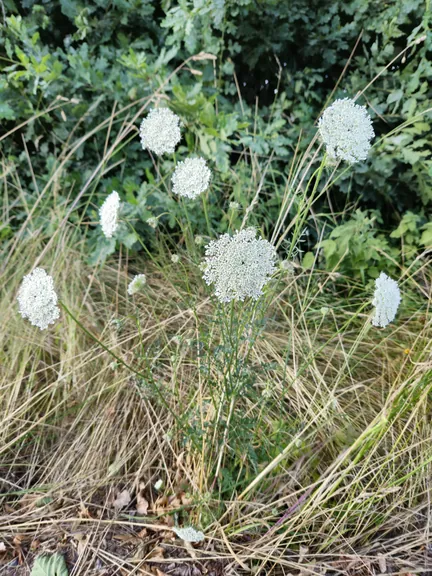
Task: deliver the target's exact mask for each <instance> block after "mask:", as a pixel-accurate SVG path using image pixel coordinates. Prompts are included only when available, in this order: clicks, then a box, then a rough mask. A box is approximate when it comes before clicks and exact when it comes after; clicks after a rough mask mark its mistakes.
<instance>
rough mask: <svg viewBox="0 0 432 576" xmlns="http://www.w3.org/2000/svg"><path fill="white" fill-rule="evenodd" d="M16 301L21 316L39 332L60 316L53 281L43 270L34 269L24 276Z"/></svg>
mask: <svg viewBox="0 0 432 576" xmlns="http://www.w3.org/2000/svg"><path fill="white" fill-rule="evenodd" d="M17 300H18V304H19V313H20V314H21V316H22V317H23V318H28V320H29V321H30V323H31V324H33V326H37V327H38V328H40V329H41V330H45V329H46V328H48V326H49V325H50V324H54V322H55V321H56V320H57V319H58V318H59V316H60V308H59V307H58V306H57V294H56V293H55V290H54V282H53V279H52V277H51V276H50V275H49V274H47V273H46V272H45V270H44V269H43V268H35V269H34V270H33V272H31V274H27V276H24V278H23V281H22V284H21V287H20V289H19V291H18V295H17Z"/></svg>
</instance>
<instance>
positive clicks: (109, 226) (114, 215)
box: [99, 191, 120, 238]
mask: <svg viewBox="0 0 432 576" xmlns="http://www.w3.org/2000/svg"><path fill="white" fill-rule="evenodd" d="M119 210H120V196H119V195H118V194H117V192H115V191H114V192H111V194H110V195H109V196H108V198H107V199H106V200H105V202H104V203H103V204H102V206H101V207H100V208H99V218H100V225H101V226H102V232H103V233H104V235H105V236H106V237H107V238H112V237H113V235H114V233H115V231H116V230H117V228H118V214H119Z"/></svg>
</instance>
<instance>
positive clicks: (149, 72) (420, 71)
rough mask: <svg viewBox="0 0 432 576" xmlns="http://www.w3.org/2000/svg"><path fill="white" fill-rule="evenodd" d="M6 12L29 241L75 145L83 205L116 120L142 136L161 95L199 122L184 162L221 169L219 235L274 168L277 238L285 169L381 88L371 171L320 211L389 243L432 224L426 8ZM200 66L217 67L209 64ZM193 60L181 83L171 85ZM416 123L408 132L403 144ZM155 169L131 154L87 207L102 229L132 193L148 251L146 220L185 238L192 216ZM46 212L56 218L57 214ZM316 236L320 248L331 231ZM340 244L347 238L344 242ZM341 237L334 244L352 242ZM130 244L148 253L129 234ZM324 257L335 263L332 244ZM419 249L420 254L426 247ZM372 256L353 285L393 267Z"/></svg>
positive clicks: (166, 165)
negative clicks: (144, 111)
mask: <svg viewBox="0 0 432 576" xmlns="http://www.w3.org/2000/svg"><path fill="white" fill-rule="evenodd" d="M5 7H6V8H5V9H6V16H7V17H6V24H7V25H6V26H5V27H3V28H2V30H1V32H0V39H1V46H2V48H1V60H0V62H1V78H0V90H1V94H2V103H1V105H0V117H1V119H2V124H3V126H4V128H5V129H6V131H7V130H13V129H14V127H15V126H16V125H18V124H21V123H25V124H24V128H23V134H24V139H25V142H26V146H27V150H28V153H27V151H26V150H23V144H22V139H21V136H20V133H19V132H18V131H16V132H14V133H13V134H12V135H11V136H10V137H9V138H8V139H7V140H4V141H3V142H4V143H5V145H4V148H3V155H4V158H5V162H6V165H19V167H20V179H21V184H22V185H23V187H24V188H25V189H26V190H27V193H26V195H25V197H24V198H23V197H21V195H18V194H16V197H15V198H13V211H14V222H15V224H16V225H17V226H19V223H20V222H21V221H22V219H23V218H24V216H25V211H26V210H27V208H28V207H30V209H31V207H32V205H33V204H34V202H35V201H36V198H37V197H38V193H39V191H40V190H39V189H42V188H43V186H44V185H45V184H46V182H47V181H48V179H49V178H50V177H52V175H53V173H54V171H55V170H56V169H57V168H58V164H57V163H56V160H55V159H56V157H57V156H58V151H59V149H60V148H61V147H62V146H63V145H64V143H70V144H71V146H72V144H75V143H80V145H79V146H78V147H77V149H76V151H75V152H74V153H73V154H72V155H71V157H70V159H69V160H68V161H67V163H66V165H65V169H62V170H61V171H60V172H59V173H58V174H57V179H58V183H59V189H60V190H61V192H59V197H58V198H57V201H58V202H64V200H65V198H66V197H67V196H68V195H76V194H77V193H78V191H79V190H81V189H82V188H83V186H85V183H86V182H87V181H88V180H89V178H91V174H92V173H93V171H94V168H95V166H96V165H97V164H98V163H99V162H100V161H101V153H102V151H103V150H104V149H105V147H106V143H107V140H106V139H107V135H106V133H105V131H102V130H101V129H100V127H101V121H102V122H103V121H105V124H104V126H105V127H106V126H107V125H108V123H109V122H110V117H111V116H112V119H111V121H112V127H111V135H115V134H118V131H119V130H120V129H121V126H122V122H127V121H130V119H131V117H133V114H135V113H136V111H137V110H139V107H140V106H141V105H142V103H143V102H144V99H145V98H146V97H149V96H150V95H151V94H153V93H154V92H156V91H157V93H158V95H159V96H158V97H159V98H163V99H166V98H168V99H169V100H170V107H171V108H172V109H173V110H174V111H175V112H177V113H178V114H180V115H181V117H182V118H183V120H184V122H185V130H184V135H185V138H184V140H183V146H182V147H180V149H179V150H178V153H179V154H182V153H183V152H185V151H189V152H195V153H199V154H201V155H203V156H204V157H205V158H207V159H209V160H210V161H211V162H212V164H214V166H215V167H216V169H217V177H216V179H215V182H214V190H215V192H214V193H213V196H211V197H210V199H209V200H210V206H209V217H210V221H211V223H212V226H213V228H214V230H215V231H216V232H223V231H224V230H225V228H226V224H227V221H228V218H229V217H230V216H229V214H228V212H229V211H228V205H229V202H230V201H237V202H239V203H240V204H241V206H243V207H246V206H247V205H248V204H249V203H250V200H251V198H253V195H254V190H253V188H254V187H256V186H257V185H258V182H257V177H256V172H257V168H258V169H259V170H261V171H262V170H263V166H264V164H265V158H266V157H268V156H270V154H273V157H272V162H271V168H270V169H269V171H268V179H267V180H266V182H265V183H264V189H263V194H262V202H260V206H259V207H258V208H257V211H259V213H258V212H257V214H259V216H260V218H261V221H262V219H263V218H265V222H266V226H267V227H268V229H269V231H271V230H272V229H273V226H274V221H275V220H276V218H277V214H278V211H279V205H280V199H281V197H282V192H281V190H283V188H284V187H285V186H286V184H287V177H286V175H285V174H286V165H287V164H288V163H290V162H291V161H292V160H293V158H295V150H296V148H297V149H298V151H300V152H301V151H304V150H305V149H306V147H307V145H308V143H309V142H310V140H311V138H312V136H313V133H314V131H313V129H312V128H311V127H312V126H313V122H314V121H315V119H316V118H317V116H318V115H319V113H320V111H321V110H322V108H323V107H324V105H325V103H326V101H330V100H332V99H334V98H336V97H338V96H339V97H340V96H344V95H350V96H352V95H355V94H356V93H358V92H359V91H362V90H363V89H364V88H365V86H366V85H367V84H368V83H370V82H371V81H372V80H374V78H375V77H376V76H378V77H377V78H376V80H375V81H374V82H373V83H372V84H371V85H370V87H369V88H368V89H367V91H366V93H365V94H364V96H362V98H361V102H362V103H365V104H366V105H367V106H368V108H369V110H370V111H371V113H372V115H373V116H374V127H375V131H376V133H377V138H376V141H375V146H374V149H373V153H372V154H371V156H370V158H369V160H368V162H367V163H366V164H362V165H361V166H358V167H356V168H355V169H353V170H350V171H349V173H348V172H347V173H346V174H344V175H342V176H341V177H340V178H339V179H338V182H337V184H336V186H335V187H333V189H332V206H331V208H330V207H329V206H328V205H327V203H325V202H324V201H323V202H321V205H320V210H321V211H322V212H325V213H327V212H329V210H330V211H332V210H333V211H334V212H336V213H344V212H345V210H346V207H347V206H348V204H349V203H351V202H353V201H354V202H355V204H356V205H357V206H358V207H359V209H361V210H362V211H363V212H364V211H368V210H373V211H374V214H376V219H377V220H376V221H377V222H378V221H379V219H380V218H381V219H382V222H381V224H380V226H381V232H380V233H381V234H384V235H385V234H388V233H390V232H391V231H393V230H399V229H400V228H399V226H400V225H402V224H401V222H402V221H403V219H404V218H405V215H406V213H408V212H409V213H413V214H415V215H418V217H419V218H420V220H421V222H423V221H424V217H423V216H422V214H425V210H427V209H428V208H427V207H428V206H429V205H430V202H431V200H432V192H431V190H432V158H431V152H430V151H431V136H430V133H431V131H430V110H429V108H428V106H429V103H430V99H431V98H430V97H431V88H430V86H431V82H430V80H431V76H432V65H431V62H430V58H429V56H430V51H431V46H432V45H431V35H430V34H429V19H430V12H429V11H428V10H427V7H425V10H424V11H420V10H419V5H418V2H406V1H402V0H398V1H397V2H393V3H390V4H382V3H381V2H376V1H375V0H368V1H365V0H352V1H350V2H345V1H342V0H341V1H335V2H332V3H331V5H329V6H328V7H327V8H326V9H323V7H322V4H321V3H320V2H317V1H312V2H311V1H309V0H308V1H307V0H295V2H294V3H289V4H287V3H281V2H278V1H277V0H266V1H264V2H260V3H257V2H255V1H252V0H241V1H238V0H226V1H225V2H223V1H222V0H194V1H193V2H192V1H189V0H182V1H181V2H179V3H173V2H171V1H170V0H165V1H163V2H162V3H159V2H155V1H154V0H115V1H113V2H110V3H106V2H104V1H102V0H91V1H89V2H85V3H84V2H75V1H71V0H61V1H60V2H57V1H54V0H48V1H45V2H43V3H41V4H38V3H36V2H34V1H33V0H25V1H24V2H21V3H18V2H14V1H13V0H6V2H5ZM357 40H359V42H358V45H356V42H357ZM407 46H409V48H408V49H406V48H407ZM299 47H301V49H299ZM354 48H355V50H354ZM403 50H405V51H404V52H403V53H402V54H401V55H400V56H399V57H397V55H398V54H400V53H401V51H403ZM352 51H353V56H352V58H351V59H350V54H351V52H352ZM199 52H205V53H207V54H208V57H207V58H206V59H201V58H200V59H198V60H194V59H193V57H194V55H196V54H197V53H199ZM212 55H214V57H215V58H212V57H211V56H212ZM188 58H192V59H190V60H189V61H188V62H187V64H186V65H185V66H184V67H183V68H182V69H181V71H180V72H179V73H178V74H175V75H172V76H170V74H171V73H172V72H173V71H174V70H175V69H176V67H178V66H180V65H181V64H182V62H184V61H185V59H188ZM390 62H392V63H391V65H390V66H387V65H388V64H389V63H390ZM347 63H349V66H348V68H347V70H346V71H345V70H344V67H345V65H346V64H347ZM342 72H344V74H343V75H342V76H341V74H342ZM167 78H170V81H169V82H166V79H167ZM335 86H336V89H335V90H334V91H333V88H334V87H335ZM122 109H124V112H123V113H121V114H120V113H119V111H120V110H122ZM401 123H402V125H403V126H404V128H403V129H402V130H399V129H397V127H398V126H399V125H400V124H401ZM299 128H301V129H303V137H302V139H301V141H300V142H298V132H299ZM89 134H91V135H92V137H91V138H88V137H86V135H89ZM383 136H385V138H383ZM80 138H81V139H82V140H81V141H80ZM27 154H28V156H27ZM126 157H127V158H128V162H127V163H126V162H123V160H124V159H125V158H126ZM29 158H30V159H31V166H32V169H30V162H29ZM173 161H174V159H172V160H171V159H168V160H164V161H163V165H162V166H161V173H165V174H168V173H170V172H171V171H172V169H173ZM152 168H153V166H152V162H151V160H150V159H149V158H148V157H147V156H146V155H144V154H142V151H141V148H140V144H139V141H138V138H130V139H128V141H127V142H122V143H121V145H120V146H119V147H118V149H116V150H115V157H114V159H113V162H112V163H110V165H109V166H107V167H106V170H105V171H104V175H103V176H102V177H100V178H98V179H97V181H92V182H91V186H90V187H89V190H88V194H87V193H86V194H85V195H84V196H83V197H82V198H81V200H80V207H81V214H82V216H81V218H82V219H83V218H84V217H85V218H86V219H90V221H94V220H95V217H96V211H95V206H96V205H97V204H99V203H100V202H99V200H97V199H94V194H96V195H100V196H101V197H102V196H105V195H106V194H107V193H108V192H110V191H111V190H113V189H117V190H118V191H119V192H120V194H121V195H122V196H123V197H124V198H126V199H127V200H128V202H129V203H130V205H131V208H130V209H131V210H132V211H133V214H130V215H131V216H133V217H134V219H135V221H136V223H137V225H136V233H137V234H138V235H139V237H140V238H142V239H143V240H144V242H145V243H146V244H148V243H149V242H151V238H152V234H153V231H152V230H151V229H150V228H149V226H148V225H147V224H146V221H147V220H148V218H151V217H154V216H156V217H158V218H159V222H160V224H162V225H164V226H168V227H169V229H170V230H171V233H172V234H174V236H173V238H174V239H175V234H176V231H178V226H177V222H178V220H179V218H181V213H180V208H179V206H178V204H177V203H175V202H173V201H172V199H171V198H169V197H168V196H167V195H162V194H160V192H159V186H160V184H161V183H160V182H159V181H156V182H155V180H154V177H153V176H152V175H151V171H152ZM33 174H36V178H33ZM156 184H157V185H156ZM216 193H217V196H216ZM12 194H13V192H12ZM44 202H46V205H47V207H48V206H49V205H50V203H51V202H52V199H46V200H44ZM93 202H94V204H93ZM294 208H295V207H294ZM84 214H85V215H86V216H84ZM191 223H192V226H193V227H194V229H195V231H196V233H202V231H203V230H204V229H205V220H204V216H203V214H202V210H199V209H196V210H195V211H193V213H192V214H191ZM39 224H41V223H39ZM310 224H311V228H310V236H309V238H310V240H309V248H312V247H313V246H314V244H315V242H316V240H317V239H318V230H317V229H316V227H314V226H313V225H312V222H310ZM337 224H338V222H337V221H336V223H335V224H334V225H335V226H337ZM42 225H43V223H42ZM346 225H348V226H350V224H349V223H348V224H343V226H346ZM326 230H327V232H326V233H327V234H331V233H332V232H331V227H329V226H327V228H326ZM368 230H369V231H370V228H368ZM10 234H12V230H11V229H7V230H3V236H5V235H6V236H7V235H10ZM332 234H333V237H331V236H330V237H329V240H334V237H335V234H336V235H337V234H338V232H337V228H336V230H335V232H334V233H332ZM393 238H394V236H393ZM100 240H101V238H100V232H99V231H97V230H95V231H94V239H93V244H94V246H97V250H96V251H95V252H94V259H95V260H97V259H99V258H100V257H103V256H104V255H106V254H109V253H110V252H112V251H113V250H114V245H113V243H112V242H111V243H109V244H106V243H103V242H100ZM120 240H121V241H122V242H124V243H125V245H126V246H127V247H129V248H134V249H140V243H139V242H137V236H136V234H135V233H131V231H130V230H125V231H124V234H123V236H121V237H120ZM396 245H397V244H396V243H395V244H393V247H395V246H396ZM324 246H327V248H326V253H325V255H326V258H327V257H328V255H329V250H330V248H329V246H331V242H328V243H327V244H324ZM413 246H417V247H420V242H416V243H414V245H413ZM404 250H405V253H404V258H408V259H409V258H412V257H413V256H414V251H408V252H406V248H404ZM336 254H340V248H338V250H337V251H336V252H334V253H333V256H334V257H336ZM363 257H364V258H365V259H364V261H363V263H359V261H358V258H359V255H358V253H357V251H356V250H355V249H354V245H353V244H352V243H348V253H347V255H346V257H345V261H346V262H347V261H348V260H347V259H350V260H351V262H350V264H347V270H352V271H353V272H354V271H356V272H355V273H357V272H358V273H360V275H362V272H360V270H364V269H365V267H368V266H371V265H372V266H373V267H374V266H375V264H377V263H378V262H379V260H378V261H377V260H376V258H375V256H374V257H369V256H368V255H367V254H364V256H363ZM332 262H333V261H332ZM329 265H330V266H332V264H329ZM374 273H375V272H374Z"/></svg>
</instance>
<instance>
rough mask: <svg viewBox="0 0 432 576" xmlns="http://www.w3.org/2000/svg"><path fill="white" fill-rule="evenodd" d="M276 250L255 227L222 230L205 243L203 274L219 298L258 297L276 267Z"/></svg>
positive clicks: (240, 298)
mask: <svg viewBox="0 0 432 576" xmlns="http://www.w3.org/2000/svg"><path fill="white" fill-rule="evenodd" d="M275 259H276V250H275V248H274V247H273V246H272V245H271V244H270V242H267V240H264V239H263V238H256V230H255V228H246V229H245V230H242V231H240V232H236V233H235V234H234V236H230V235H229V234H223V235H222V236H221V237H220V238H219V239H218V240H213V241H212V242H210V244H208V246H206V251H205V260H204V262H203V270H204V274H203V278H204V280H205V281H206V283H207V284H208V285H211V284H213V285H214V289H215V295H216V297H217V298H218V300H219V301H220V302H230V301H231V300H242V301H243V300H244V299H245V298H247V297H248V296H249V297H251V298H253V299H254V300H257V299H258V298H259V297H260V296H261V295H262V293H263V287H264V286H265V284H266V283H267V282H268V281H269V279H270V276H271V275H272V274H273V272H274V270H275Z"/></svg>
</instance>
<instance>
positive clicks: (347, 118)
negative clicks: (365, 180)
mask: <svg viewBox="0 0 432 576" xmlns="http://www.w3.org/2000/svg"><path fill="white" fill-rule="evenodd" d="M318 130H319V133H320V135H321V138H322V139H323V141H324V143H325V145H326V147H327V152H328V154H329V155H330V156H331V157H332V158H335V159H336V158H340V159H342V160H346V161H347V162H351V163H354V162H359V161H360V160H366V158H367V155H368V152H369V148H370V146H371V144H370V141H371V140H372V138H373V137H374V136H375V133H374V130H373V127H372V120H371V118H370V116H369V114H368V112H367V110H366V108H365V107H364V106H359V105H358V104H356V103H355V102H354V100H351V99H350V98H344V99H343V100H336V101H335V102H333V104H332V105H331V106H329V107H328V108H326V109H325V110H324V113H323V115H322V116H321V118H320V119H319V122H318Z"/></svg>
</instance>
